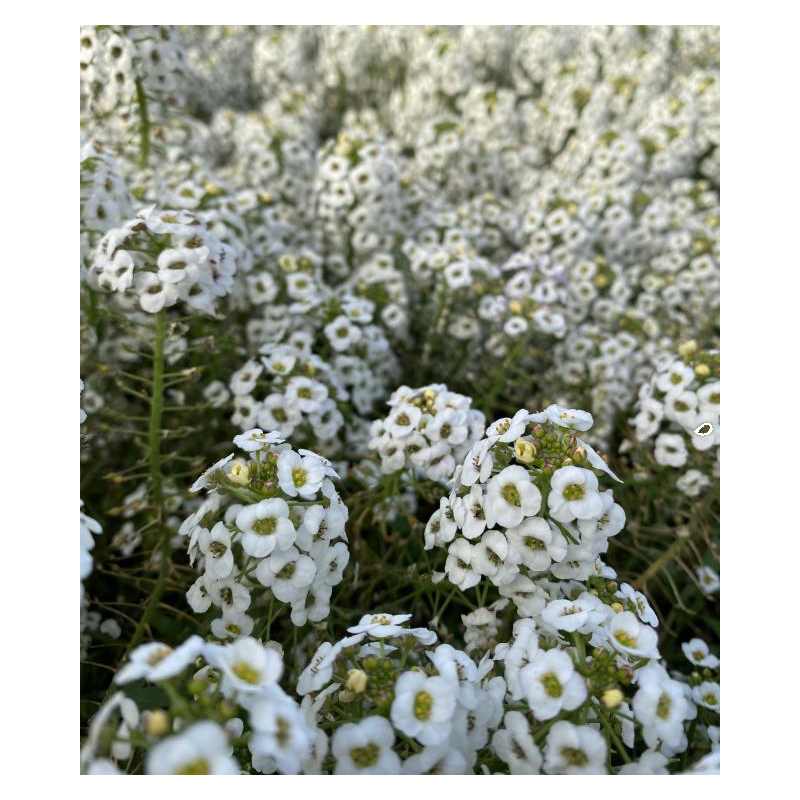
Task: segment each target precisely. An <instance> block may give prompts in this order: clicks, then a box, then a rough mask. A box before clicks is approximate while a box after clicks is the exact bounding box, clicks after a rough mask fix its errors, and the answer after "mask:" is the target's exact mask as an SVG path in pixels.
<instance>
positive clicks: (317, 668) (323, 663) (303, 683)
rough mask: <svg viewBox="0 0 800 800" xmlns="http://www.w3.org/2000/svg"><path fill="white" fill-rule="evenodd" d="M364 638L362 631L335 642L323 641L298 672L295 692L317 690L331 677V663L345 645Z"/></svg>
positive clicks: (306, 692) (305, 692)
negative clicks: (303, 667)
mask: <svg viewBox="0 0 800 800" xmlns="http://www.w3.org/2000/svg"><path fill="white" fill-rule="evenodd" d="M363 638H364V634H363V633H359V634H356V635H355V636H348V637H346V638H345V639H341V640H340V641H338V642H337V643H336V644H331V643H330V642H323V643H322V644H321V645H320V646H319V647H318V648H317V652H316V653H314V655H313V656H312V658H311V661H309V663H308V666H307V667H306V668H305V669H304V670H303V671H302V672H301V673H300V677H299V678H298V679H297V693H298V694H299V695H305V694H310V693H311V692H318V691H319V690H320V689H321V688H322V687H323V686H325V684H326V683H329V682H330V679H331V678H332V677H333V664H334V662H335V661H336V657H337V656H338V655H339V653H340V652H341V651H342V650H343V649H344V648H346V647H350V646H352V645H355V644H358V643H359V642H360V641H361V640H362V639H363Z"/></svg>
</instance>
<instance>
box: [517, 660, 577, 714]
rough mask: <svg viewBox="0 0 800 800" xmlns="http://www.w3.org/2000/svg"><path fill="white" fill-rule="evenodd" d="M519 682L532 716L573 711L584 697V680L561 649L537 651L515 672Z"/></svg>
mask: <svg viewBox="0 0 800 800" xmlns="http://www.w3.org/2000/svg"><path fill="white" fill-rule="evenodd" d="M519 683H520V686H521V687H522V690H523V692H524V693H525V695H526V698H527V700H528V705H529V706H530V708H531V710H532V711H533V715H534V716H535V717H536V719H538V720H547V719H552V718H553V717H554V716H556V714H558V713H559V712H560V711H561V710H562V709H566V710H567V711H573V710H574V709H576V708H578V706H580V705H582V704H583V703H584V701H585V700H586V698H587V697H588V691H587V689H586V681H584V679H583V678H582V677H581V675H579V674H578V673H577V672H576V671H575V665H574V664H573V663H572V659H571V658H570V657H569V655H567V653H565V652H564V651H563V650H558V649H555V648H554V649H552V650H542V651H539V652H538V653H537V654H536V656H535V657H534V659H533V661H531V662H530V664H528V665H527V666H525V667H523V668H522V669H521V670H520V673H519Z"/></svg>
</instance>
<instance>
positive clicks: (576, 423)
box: [530, 403, 594, 431]
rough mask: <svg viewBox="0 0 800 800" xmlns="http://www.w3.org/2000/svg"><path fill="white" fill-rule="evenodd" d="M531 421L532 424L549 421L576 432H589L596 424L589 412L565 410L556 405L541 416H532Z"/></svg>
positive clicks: (575, 409)
mask: <svg viewBox="0 0 800 800" xmlns="http://www.w3.org/2000/svg"><path fill="white" fill-rule="evenodd" d="M542 417H543V418H542ZM530 420H531V422H544V421H545V420H547V421H548V422H552V423H553V424H554V425H558V426H560V427H562V428H570V429H572V430H576V431H588V430H589V428H591V427H592V425H593V424H594V420H593V419H592V415H591V414H590V413H589V412H588V411H581V410H580V409H577V408H564V407H563V406H559V405H556V404H555V403H553V405H550V406H548V407H547V408H546V409H545V410H544V411H542V412H541V413H540V414H531V415H530Z"/></svg>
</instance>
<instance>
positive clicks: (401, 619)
mask: <svg viewBox="0 0 800 800" xmlns="http://www.w3.org/2000/svg"><path fill="white" fill-rule="evenodd" d="M410 619H411V614H383V613H381V612H380V611H378V612H376V613H374V614H365V615H364V616H363V617H361V619H360V620H359V622H358V625H354V626H353V627H352V628H348V629H347V632H348V633H356V634H357V633H366V634H367V635H368V636H374V637H375V638H377V639H383V638H385V637H387V636H403V635H405V634H407V633H408V628H404V627H403V623H405V622H408V620H410Z"/></svg>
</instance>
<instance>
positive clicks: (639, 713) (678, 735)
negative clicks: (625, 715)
mask: <svg viewBox="0 0 800 800" xmlns="http://www.w3.org/2000/svg"><path fill="white" fill-rule="evenodd" d="M636 680H637V682H638V684H639V689H638V691H637V692H636V694H635V695H634V697H633V703H632V706H633V713H634V715H635V717H636V719H637V720H639V722H641V723H642V726H643V735H644V740H645V742H646V744H647V746H648V747H650V748H655V747H656V746H657V745H658V744H659V742H663V743H664V744H666V745H667V746H669V747H677V746H678V745H679V744H680V742H681V739H682V738H683V736H684V733H683V721H684V720H685V719H687V718H688V717H689V715H690V713H691V709H690V705H689V701H688V700H687V698H686V694H685V693H684V689H683V685H682V684H680V683H678V682H677V681H674V680H672V679H671V678H670V677H669V676H668V675H667V673H666V670H664V668H663V667H661V666H659V665H658V664H656V663H655V662H651V663H650V664H648V665H647V666H646V667H643V668H642V669H640V670H638V672H637V673H636Z"/></svg>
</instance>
